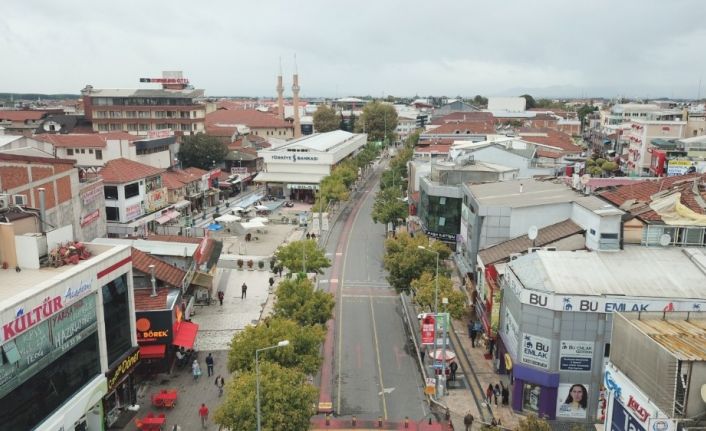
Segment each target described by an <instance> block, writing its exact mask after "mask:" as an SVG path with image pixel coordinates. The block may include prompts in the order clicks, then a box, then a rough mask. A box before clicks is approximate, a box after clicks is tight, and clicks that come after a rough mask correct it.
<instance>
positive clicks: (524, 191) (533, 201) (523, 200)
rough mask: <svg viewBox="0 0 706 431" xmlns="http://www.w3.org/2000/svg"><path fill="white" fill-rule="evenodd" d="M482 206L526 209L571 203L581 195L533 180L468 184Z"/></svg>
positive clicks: (557, 185) (555, 185) (549, 183)
mask: <svg viewBox="0 0 706 431" xmlns="http://www.w3.org/2000/svg"><path fill="white" fill-rule="evenodd" d="M467 187H468V189H469V190H470V191H471V193H473V196H475V197H476V199H477V200H478V201H479V203H480V204H481V205H487V206H509V207H525V206H533V205H542V204H548V203H555V202H571V201H573V200H575V199H576V198H578V197H580V195H579V194H578V193H576V192H574V191H573V190H571V189H570V188H568V187H566V186H564V185H563V184H558V183H554V182H552V181H537V180H533V179H523V180H512V181H497V182H494V183H484V184H468V185H467Z"/></svg>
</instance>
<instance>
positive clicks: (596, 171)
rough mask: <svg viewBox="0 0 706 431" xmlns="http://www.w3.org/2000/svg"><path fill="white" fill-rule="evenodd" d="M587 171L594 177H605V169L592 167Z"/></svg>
mask: <svg viewBox="0 0 706 431" xmlns="http://www.w3.org/2000/svg"><path fill="white" fill-rule="evenodd" d="M587 171H588V173H589V174H590V175H591V176H592V177H600V176H601V175H603V169H601V167H600V166H591V167H590V168H588V169H587Z"/></svg>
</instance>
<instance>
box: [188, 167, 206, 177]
mask: <svg viewBox="0 0 706 431" xmlns="http://www.w3.org/2000/svg"><path fill="white" fill-rule="evenodd" d="M184 171H186V172H188V173H190V174H192V175H196V176H198V177H200V176H202V175H205V174H207V173H208V171H204V170H203V169H200V168H197V167H194V166H192V167H190V168H186V169H184Z"/></svg>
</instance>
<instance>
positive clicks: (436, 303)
mask: <svg viewBox="0 0 706 431" xmlns="http://www.w3.org/2000/svg"><path fill="white" fill-rule="evenodd" d="M417 248H418V249H420V250H424V251H427V252H429V253H434V254H435V255H436V277H435V278H436V280H435V284H436V285H435V287H434V325H435V326H436V325H437V321H438V319H439V252H438V251H435V250H431V249H428V248H426V247H424V246H423V245H418V246H417ZM444 299H446V298H444ZM444 328H446V325H444ZM434 337H436V328H434ZM442 341H443V343H444V357H443V358H442V359H441V367H442V369H441V372H442V373H445V372H446V367H445V365H446V333H445V332H444V339H443V340H442ZM434 351H435V352H436V339H435V340H434ZM444 378H446V375H444ZM436 389H437V390H438V389H439V376H438V375H436ZM437 399H438V396H437Z"/></svg>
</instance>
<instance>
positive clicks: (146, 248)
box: [93, 238, 199, 258]
mask: <svg viewBox="0 0 706 431" xmlns="http://www.w3.org/2000/svg"><path fill="white" fill-rule="evenodd" d="M93 242H94V243H96V244H105V245H128V246H131V247H133V248H136V249H138V250H140V251H143V252H145V253H149V254H151V255H155V256H173V257H185V258H191V257H192V256H193V255H194V252H195V251H196V249H197V248H198V247H199V245H198V244H192V243H190V242H181V243H178V242H171V241H146V240H144V239H129V238H96V239H95V240H93Z"/></svg>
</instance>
